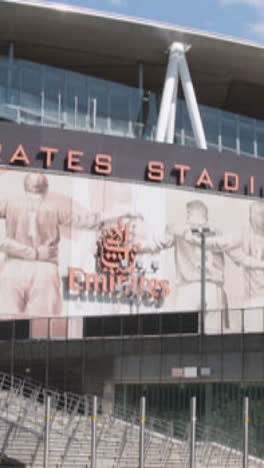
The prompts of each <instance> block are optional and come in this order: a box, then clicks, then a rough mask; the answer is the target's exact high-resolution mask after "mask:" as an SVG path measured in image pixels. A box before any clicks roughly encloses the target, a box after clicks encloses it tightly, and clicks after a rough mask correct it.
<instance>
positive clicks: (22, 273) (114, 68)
mask: <svg viewBox="0 0 264 468" xmlns="http://www.w3.org/2000/svg"><path fill="white" fill-rule="evenodd" d="M51 13H52V14H51ZM128 37H129V41H128ZM175 41H181V42H185V43H186V44H190V45H191V46H192V48H191V49H190V51H189V52H188V55H187V58H188V64H189V67H190V72H191V76H192V79H193V83H194V87H195V90H196V93H197V97H198V102H199V104H203V105H206V106H210V108H215V109H216V110H219V111H221V112H223V113H224V112H226V111H228V112H232V113H235V114H240V117H239V119H240V118H241V119H242V120H243V119H244V118H246V117H247V118H249V117H250V118H251V119H254V120H255V119H259V120H260V121H261V120H262V119H264V115H263V108H264V106H263V104H264V102H263V98H262V95H264V93H263V92H262V89H263V82H264V76H263V74H264V72H263V67H262V66H261V63H262V57H263V54H264V49H263V47H262V46H261V45H258V44H253V43H246V42H241V41H237V40H233V39H230V38H225V37H220V36H215V35H212V34H205V33H202V32H196V31H191V30H187V29H186V30H185V29H182V28H177V27H173V26H168V25H162V24H158V23H152V22H144V21H143V20H130V19H129V18H122V17H119V16H114V15H107V14H101V13H98V12H93V11H90V10H82V9H75V8H73V7H66V6H61V5H55V4H48V3H46V4H44V3H33V2H25V3H23V2H13V1H2V2H1V4H0V53H1V55H3V56H4V57H3V59H2V62H3V67H2V68H1V66H2V63H1V62H0V70H4V72H3V74H1V73H0V99H1V102H0V109H4V111H3V112H2V110H1V119H2V120H9V122H8V123H7V122H1V123H0V143H1V146H0V149H1V153H0V157H1V164H2V169H1V177H0V180H1V192H2V194H1V200H0V216H1V218H2V220H1V223H2V224H1V231H2V232H4V231H3V228H4V227H5V228H6V231H5V232H6V236H3V238H2V237H1V242H0V248H1V255H2V257H3V260H2V268H1V272H0V275H1V281H0V297H1V301H0V304H1V308H0V315H1V328H0V338H1V342H0V350H1V352H0V363H1V367H2V369H3V370H5V371H10V373H11V374H13V373H15V374H21V373H22V374H27V375H29V376H31V377H32V378H35V379H40V380H43V381H45V382H46V384H47V385H58V386H60V387H63V388H64V389H70V390H75V391H81V392H87V391H89V392H96V393H98V394H104V395H105V397H107V398H109V405H110V406H111V405H112V404H113V399H114V394H115V397H116V398H122V399H123V403H124V405H127V404H134V403H135V399H136V397H137V396H138V394H140V393H142V392H147V393H148V395H149V405H152V409H153V410H156V411H167V412H175V413H177V411H179V409H180V406H181V404H180V403H179V401H180V398H182V393H181V392H185V394H186V395H189V394H192V393H193V392H195V393H196V394H197V395H198V396H200V412H201V415H202V416H204V417H205V418H208V417H209V413H210V411H211V410H215V408H217V409H218V410H219V408H220V407H224V404H225V402H226V398H227V396H229V395H230V394H231V393H232V392H233V391H234V392H235V393H236V394H237V399H238V398H240V396H241V395H242V394H243V392H244V389H245V388H246V389H247V391H248V392H249V394H250V395H255V397H254V398H255V402H256V405H255V410H256V412H257V411H258V402H259V401H262V399H263V378H264V345H263V333H264V320H263V305H264V304H263V302H261V301H262V300H263V293H262V289H263V288H262V286H263V284H264V282H263V278H262V276H263V273H262V271H263V265H262V258H263V257H264V255H263V250H264V248H263V246H262V243H263V242H262V239H261V236H263V234H262V231H263V223H262V221H261V219H262V218H261V216H262V217H263V201H262V200H261V199H262V198H263V186H264V170H263V161H262V160H261V156H262V155H263V151H262V149H263V148H264V147H263V141H264V139H263V141H262V130H263V129H262V122H260V121H259V122H257V123H256V122H255V123H254V125H253V124H252V122H251V121H250V122H251V123H248V122H247V124H246V125H248V127H247V128H250V129H251V130H252V132H251V130H250V132H251V133H250V135H249V136H248V138H244V137H243V138H244V139H243V138H242V135H244V134H243V132H242V130H241V133H240V137H241V143H239V145H238V143H237V134H236V131H237V127H236V126H234V127H228V132H227V134H228V138H229V140H231V139H233V140H234V141H235V146H234V148H233V149H231V151H233V154H231V153H228V148H229V147H228V145H227V146H226V148H224V149H225V153H226V154H220V153H219V152H217V151H213V150H211V149H210V150H208V151H207V152H206V151H202V150H198V149H195V148H184V147H183V146H179V145H176V144H174V145H162V144H159V143H155V142H153V141H152V140H153V138H151V132H148V131H147V130H146V128H147V125H146V122H147V119H146V118H145V117H144V109H145V107H144V102H145V101H146V99H147V96H146V94H145V92H147V93H149V94H148V96H149V102H152V101H151V99H152V98H153V102H154V101H155V105H156V106H157V107H158V104H159V99H158V97H157V96H158V95H159V94H160V92H161V89H162V86H163V80H164V75H165V72H166V64H167V56H166V53H165V52H166V50H167V49H168V47H169V46H170V44H171V43H172V42H175ZM131 43H132V44H133V48H131V47H129V44H131ZM55 68H56V70H55ZM59 69H64V70H65V75H63V77H64V78H65V82H64V84H65V83H66V81H67V80H68V81H67V83H66V84H67V85H65V88H67V89H66V91H65V89H60V88H59V87H58V92H57V91H56V96H55V94H52V92H51V90H52V89H54V88H53V84H54V83H55V78H56V77H58V76H60V77H61V76H62V74H59V71H58V70H59ZM25 70H27V71H28V70H30V71H31V72H32V76H33V75H34V76H35V77H39V82H41V85H39V83H38V82H37V80H35V81H32V82H30V81H27V80H26V79H25V80H24V82H23V73H24V72H25ZM69 70H71V72H72V73H75V74H76V75H74V80H75V79H76V83H77V81H78V80H79V82H80V83H81V82H82V83H84V88H85V93H86V91H87V88H89V84H90V86H91V88H92V86H94V88H93V89H95V87H96V86H99V85H98V83H99V84H100V86H101V84H102V80H104V81H105V82H109V83H111V86H112V85H113V83H115V85H116V83H118V86H120V87H122V86H125V87H127V88H126V91H127V89H128V88H129V96H130V101H131V102H132V104H133V103H134V102H136V103H137V105H138V107H137V109H136V111H135V112H134V111H133V109H132V111H131V114H133V115H135V119H133V118H131V122H132V123H131V125H127V127H126V131H124V132H123V136H126V137H130V139H128V138H121V133H122V132H121V130H120V129H121V128H123V127H124V122H125V123H126V124H128V118H126V117H124V115H125V114H122V113H121V114H122V118H119V117H120V116H119V114H118V113H117V114H118V116H117V118H116V121H118V125H117V126H116V128H118V131H117V132H116V136H113V135H114V130H113V129H114V124H113V122H115V120H114V117H113V119H112V121H113V122H112V126H111V122H110V121H109V115H107V116H105V108H103V109H101V108H100V105H98V103H99V100H98V102H97V101H96V102H95V98H94V95H93V94H92V95H91V98H92V100H91V101H89V105H90V104H91V105H92V111H94V112H95V110H96V112H97V114H98V119H97V120H98V121H100V128H99V129H98V128H96V125H95V123H96V122H94V125H91V122H90V120H91V119H85V117H87V116H86V109H85V110H83V109H82V104H83V102H82V100H81V98H80V96H84V95H85V96H86V95H87V93H86V94H82V95H81V93H80V95H78V96H79V98H78V96H77V94H76V95H75V94H74V93H75V89H74V92H73V93H72V94H71V89H70V82H71V78H70V79H68V78H67V77H66V72H68V71H69ZM16 72H19V80H17V81H18V82H16V80H15V79H16V77H17V76H18V74H16ZM53 72H54V73H53ZM87 75H89V80H90V81H88V84H87V81H85V80H84V77H85V76H87ZM26 76H29V75H26ZM54 77H55V78H54ZM71 77H73V75H71ZM49 78H50V83H52V84H50V85H49V86H48V85H47V83H48V80H49ZM53 78H54V81H53ZM74 80H72V82H73V81H74ZM96 80H98V81H96ZM100 80H101V81H100ZM62 81H63V80H62ZM43 83H44V84H43ZM91 83H92V84H91ZM100 86H99V87H100ZM76 89H77V87H76ZM100 89H101V88H100ZM118 89H119V88H118ZM120 89H121V88H120ZM122 89H123V88H122ZM36 90H37V91H36ZM111 90H113V88H111ZM76 93H77V91H76ZM113 94H114V93H113V91H112V95H113ZM124 95H125V94H124ZM77 98H78V99H77ZM22 100H23V103H22ZM144 100H145V101H144ZM106 102H107V103H106V106H108V110H109V101H108V98H107V99H106ZM112 102H113V104H111V105H112V107H113V115H114V114H115V101H114V100H113V101H111V103H112ZM54 103H55V104H54ZM72 103H73V104H72ZM22 104H23V105H22ZM1 105H2V107H1ZM119 105H120V109H122V108H123V107H122V106H124V102H122V103H121V104H120V102H119ZM141 105H142V106H141ZM155 105H153V106H152V108H151V106H149V108H148V111H149V115H150V117H149V120H148V122H149V121H151V123H152V127H153V131H154V133H155V124H156V121H155V119H156V117H157V115H156V114H157V113H158V110H157V109H156V114H155V109H154V108H155ZM63 106H64V109H63ZM182 107H183V105H182ZM151 109H152V110H151ZM153 109H154V110H153ZM30 110H31V111H32V112H31V114H30ZM46 110H47V114H46ZM138 110H139V112H138V114H139V117H138V115H137V111H138ZM92 111H91V108H89V115H88V117H89V118H90V117H91V115H92V114H93V112H92ZM100 112H101V113H100ZM118 112H119V109H118ZM120 112H121V111H120ZM183 113H184V112H183ZM64 114H65V115H66V114H67V115H66V117H65V115H64ZM224 115H225V114H224ZM153 116H155V117H153ZM151 119H152V120H151ZM224 119H225V117H224V118H223V120H224ZM156 120H157V119H156ZM242 120H241V122H240V123H241V128H242V126H243V125H244V123H243V121H242ZM234 121H235V122H237V120H234ZM105 122H106V124H105ZM109 122H110V123H109ZM120 122H121V123H120ZM135 122H136V123H137V124H138V123H139V124H140V125H141V130H142V128H143V130H142V131H141V134H140V132H138V128H137V127H134V126H133V125H134V123H135ZM232 122H233V121H232ZM19 123H20V124H21V125H18V124H19ZM22 124H26V125H22ZM251 124H252V125H251ZM104 125H105V126H104ZM51 127H56V128H51ZM233 128H234V133H232V131H233V130H232V129H233ZM105 129H106V130H108V134H106V135H105V134H104V135H102V133H107V131H105ZM127 129H128V130H127ZM230 129H231V130H230ZM77 130H82V132H78V131H77ZM112 130H113V131H112ZM209 130H210V128H209V127H208V132H209ZM144 131H145V133H144ZM258 132H259V133H258ZM175 135H176V141H177V142H178V134H177V125H176V131H175ZM208 135H209V133H208ZM222 135H223V136H224V137H225V133H224V132H223V133H222V134H221V136H222ZM140 136H141V137H142V138H141V140H150V141H140V138H139V137H140ZM245 139H246V140H247V145H246V146H247V148H249V146H250V145H251V146H252V151H251V150H248V152H247V153H248V156H249V155H254V156H260V157H259V158H257V157H256V158H250V157H243V156H239V154H240V153H243V151H238V150H239V149H241V148H242V145H243V142H244V140H245ZM220 140H221V139H220ZM248 141H249V142H250V143H248ZM179 142H180V141H179ZM190 142H191V143H190V144H189V146H193V140H191V139H190ZM220 143H221V141H220ZM220 143H219V142H218V143H217V145H216V146H215V149H219V148H220V149H219V151H220V150H221V148H222V146H221V145H220ZM181 144H182V145H183V144H184V142H182V141H181ZM186 146H188V144H186ZM208 146H209V145H208ZM212 147H213V146H212ZM257 147H258V151H257V149H256V148H257ZM245 152H246V151H245ZM234 153H236V154H234ZM201 220H202V221H201ZM259 220H260V221H259ZM109 223H110V224H109ZM109 226H110V227H109ZM197 227H198V228H199V229H200V230H199V229H198V234H199V236H201V237H202V236H205V237H206V239H204V240H205V246H204V249H202V248H201V239H200V238H199V237H198V236H197ZM203 227H206V229H207V230H206V231H202V230H201V228H203ZM194 228H195V230H196V233H195V232H194ZM207 234H208V237H207ZM209 234H210V235H209ZM3 254H5V257H4V255H3ZM204 254H206V259H205V267H206V268H205V271H204V278H203V279H204V285H205V295H206V301H205V302H204V303H202V302H201V297H200V293H201V289H202V288H201V283H202V274H201V268H200V264H201V257H202V255H204ZM158 266H159V270H158ZM157 270H158V271H157ZM32 285H33V286H32ZM32 288H33V289H34V290H33V289H32ZM202 307H204V310H203V312H204V316H203V319H204V323H203V324H201V316H202V314H201V313H200V312H201V308H202ZM202 328H203V329H202ZM201 331H202V332H203V333H202V332H201ZM115 387H116V388H115ZM180 393H181V395H180ZM168 394H170V395H171V396H172V401H171V400H170V399H167V398H166V395H168ZM155 395H156V396H155ZM157 395H158V397H157ZM164 395H165V400H166V401H165V403H164V399H163V397H164ZM175 402H177V403H175ZM186 405H187V406H188V404H186ZM210 405H211V406H210ZM221 405H222V406H221ZM183 406H184V405H182V407H181V409H182V408H183ZM187 406H186V408H185V410H186V411H187ZM232 410H233V411H234V412H235V411H236V410H237V407H236V405H234V407H233V408H232ZM217 414H218V413H217ZM218 416H219V414H218ZM221 421H222V420H221ZM222 422H223V421H222Z"/></svg>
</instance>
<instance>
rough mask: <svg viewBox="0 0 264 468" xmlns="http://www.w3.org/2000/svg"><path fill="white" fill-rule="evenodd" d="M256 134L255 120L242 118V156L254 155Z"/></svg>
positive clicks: (240, 129) (240, 134) (240, 128)
mask: <svg viewBox="0 0 264 468" xmlns="http://www.w3.org/2000/svg"><path fill="white" fill-rule="evenodd" d="M254 133H255V131H254V120H252V119H243V118H240V125H239V137H240V152H241V153H242V154H246V155H253V154H254Z"/></svg>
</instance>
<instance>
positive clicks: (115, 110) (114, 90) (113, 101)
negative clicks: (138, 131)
mask: <svg viewBox="0 0 264 468" xmlns="http://www.w3.org/2000/svg"><path fill="white" fill-rule="evenodd" d="M109 92H110V116H111V130H112V131H114V133H117V134H119V135H126V134H127V133H128V121H129V99H130V89H129V88H128V87H127V86H122V85H119V84H115V83H111V84H110V87H109Z"/></svg>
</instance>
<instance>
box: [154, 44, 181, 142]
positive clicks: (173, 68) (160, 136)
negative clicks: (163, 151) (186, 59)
mask: <svg viewBox="0 0 264 468" xmlns="http://www.w3.org/2000/svg"><path fill="white" fill-rule="evenodd" d="M175 45H177V43H173V44H172V45H171V46H170V49H169V62H168V67H167V73H166V78H165V83H164V87H163V92H162V99H161V103H160V111H159V117H158V123H157V132H156V141H160V142H164V141H165V136H166V131H167V127H168V122H169V115H170V110H171V103H172V98H173V92H174V88H175V78H176V76H177V77H178V50H177V47H175Z"/></svg>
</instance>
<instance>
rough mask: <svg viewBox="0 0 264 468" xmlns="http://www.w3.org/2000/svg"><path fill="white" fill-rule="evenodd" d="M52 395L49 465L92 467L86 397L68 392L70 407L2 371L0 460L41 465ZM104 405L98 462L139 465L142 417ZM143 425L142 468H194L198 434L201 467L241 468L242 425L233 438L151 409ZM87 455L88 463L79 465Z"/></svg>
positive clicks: (254, 462) (258, 463) (259, 463)
mask: <svg viewBox="0 0 264 468" xmlns="http://www.w3.org/2000/svg"><path fill="white" fill-rule="evenodd" d="M47 396H50V397H51V402H52V404H51V410H50V426H49V430H50V437H51V439H52V441H53V444H51V448H50V452H51V453H50V457H49V460H50V464H49V466H51V467H53V466H54V468H55V467H56V466H75V464H76V466H78V467H80V466H90V465H89V463H90V461H91V444H89V442H88V441H89V439H90V440H91V437H92V429H91V426H92V425H91V422H89V424H87V421H89V418H90V419H91V416H92V414H91V407H89V409H88V411H86V412H85V410H84V409H85V405H84V398H87V397H82V396H79V395H73V394H68V395H67V405H65V404H62V401H61V399H60V396H61V392H60V391H56V390H55V389H47V388H45V387H44V386H43V385H42V384H40V383H37V382H35V381H33V380H32V379H28V378H24V379H22V378H18V377H14V376H10V375H8V374H5V373H3V372H2V373H0V436H1V434H2V438H1V440H2V444H1V445H0V458H1V456H4V454H5V455H6V454H7V455H9V454H11V455H14V454H16V456H17V457H19V455H21V456H22V459H23V456H24V458H25V457H27V460H25V461H26V462H27V463H29V464H30V466H34V465H36V466H39V463H40V462H39V459H40V458H41V457H43V452H44V430H45V427H46V426H45V419H44V415H45V405H44V402H45V401H46V399H47ZM65 398H66V395H64V399H65ZM88 398H89V401H91V402H92V398H93V397H92V396H91V395H89V396H88ZM90 399H91V400H90ZM86 401H87V400H86ZM70 402H71V403H70ZM99 403H100V407H101V410H100V413H99V415H98V416H99V417H98V422H97V430H96V451H97V457H98V459H101V460H103V459H109V460H111V463H112V466H114V467H115V468H117V467H120V468H121V467H122V468H123V467H124V466H129V467H130V468H132V467H138V463H139V446H140V443H139V441H140V422H141V421H140V418H141V414H140V413H139V411H138V410H135V408H132V407H131V408H126V411H125V412H124V408H123V406H122V405H118V404H116V405H115V406H114V408H113V412H112V414H108V413H104V411H103V408H104V405H103V400H102V399H99ZM86 406H87V403H86ZM144 426H145V428H144V440H145V442H144V450H143V452H142V453H144V457H143V458H141V459H143V460H144V464H143V465H142V467H143V466H147V467H150V466H153V467H155V466H156V467H159V468H160V467H162V468H169V467H172V466H173V467H181V468H183V467H184V466H189V462H190V442H191V433H192V434H193V435H194V434H195V439H196V440H195V441H194V442H195V443H194V445H193V447H194V450H195V452H196V460H197V465H196V466H197V468H198V467H199V468H200V467H203V468H206V467H211V466H217V467H230V466H241V463H242V458H243V454H242V452H243V444H242V440H243V438H242V439H241V433H242V432H241V431H242V429H243V427H242V426H243V425H242V423H241V431H237V433H233V434H232V435H231V434H230V433H228V431H227V430H226V431H224V430H219V429H217V428H215V427H210V426H206V425H204V424H201V423H200V422H199V421H198V422H197V424H196V430H195V431H194V432H192V431H193V429H192V430H191V425H190V423H189V422H188V421H182V420H180V419H177V420H175V421H173V424H172V422H171V421H169V422H168V421H166V420H162V419H161V418H157V417H155V416H154V415H151V414H149V411H148V409H147V417H146V419H145V421H144ZM21 440H22V441H23V443H24V444H25V448H26V453H27V456H26V455H25V453H23V450H22V449H21V445H19V444H21ZM192 440H193V439H192ZM30 441H31V442H30ZM29 442H30V443H29ZM27 443H28V444H29V447H28V448H27V447H26V444H27ZM16 447H17V448H16ZM19 447H20V448H19ZM55 449H56V450H55ZM20 452H21V453H20ZM249 452H250V454H251V455H250V456H249V460H250V466H252V467H254V468H255V467H264V460H261V459H260V458H256V457H254V456H253V455H252V454H254V452H255V447H254V445H253V444H252V442H250V444H249ZM82 454H83V456H84V457H85V459H86V465H81V464H80V461H79V462H78V460H79V457H81V455H82ZM56 457H57V458H56ZM55 459H56V460H57V461H56V463H55V461H54V460H55ZM68 460H69V461H68ZM73 460H75V461H73ZM67 463H72V465H67Z"/></svg>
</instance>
